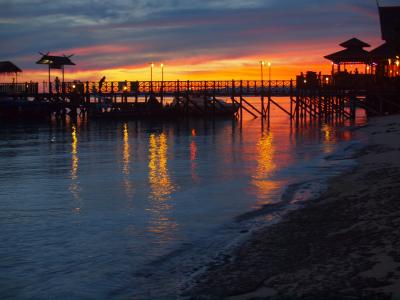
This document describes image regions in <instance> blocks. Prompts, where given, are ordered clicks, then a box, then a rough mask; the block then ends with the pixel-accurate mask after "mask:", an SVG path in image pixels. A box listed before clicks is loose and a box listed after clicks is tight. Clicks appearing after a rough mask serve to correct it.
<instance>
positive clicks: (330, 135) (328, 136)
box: [321, 124, 337, 154]
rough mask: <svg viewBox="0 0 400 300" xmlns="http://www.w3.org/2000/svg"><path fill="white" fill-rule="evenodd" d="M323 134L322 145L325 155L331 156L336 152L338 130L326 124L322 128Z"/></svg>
mask: <svg viewBox="0 0 400 300" xmlns="http://www.w3.org/2000/svg"><path fill="white" fill-rule="evenodd" d="M321 132H322V135H323V136H322V138H323V141H322V144H323V150H324V153H325V154H330V153H332V152H333V151H334V150H335V144H336V140H337V136H336V130H335V128H334V127H333V126H332V125H329V124H324V125H322V127H321Z"/></svg>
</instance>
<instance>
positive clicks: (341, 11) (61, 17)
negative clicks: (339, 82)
mask: <svg viewBox="0 0 400 300" xmlns="http://www.w3.org/2000/svg"><path fill="white" fill-rule="evenodd" d="M381 2H382V3H383V4H385V5H386V4H392V3H394V2H395V3H397V4H398V3H399V2H400V1H381ZM0 7H1V10H0V37H1V41H2V44H1V47H0V61H1V60H11V61H13V62H14V63H16V64H17V65H18V66H20V67H21V68H22V69H23V70H24V72H23V74H22V75H21V77H22V80H31V79H32V80H43V79H45V78H46V76H47V75H46V74H47V71H46V66H43V65H36V64H35V62H36V61H37V60H38V59H39V58H40V55H39V54H38V52H39V51H41V52H47V51H50V52H51V54H54V55H57V54H75V56H74V57H73V58H72V60H73V61H74V62H75V63H76V66H75V67H67V69H66V78H67V79H68V80H72V79H81V80H90V79H93V80H98V78H100V77H101V76H103V75H105V76H107V80H125V79H127V80H149V79H150V67H149V63H150V62H154V63H155V64H156V67H155V68H154V77H153V78H154V80H158V79H160V77H161V70H160V68H159V63H161V62H163V63H164V64H165V80H176V79H181V80H185V79H199V80H202V79H209V80H213V79H215V80H218V79H259V77H260V69H259V61H260V60H261V59H263V60H265V61H271V62H272V69H271V70H272V78H273V79H289V78H294V77H295V75H296V74H298V73H299V72H301V71H307V70H310V69H311V70H315V71H319V70H322V71H324V72H328V70H330V63H329V61H327V60H325V59H324V58H323V56H324V55H326V54H330V53H332V52H335V51H337V50H340V47H339V46H338V44H339V43H341V42H343V41H345V40H347V39H350V38H352V37H358V38H360V39H362V40H364V41H366V42H367V43H370V44H371V45H372V46H377V45H379V44H380V29H379V18H378V12H377V7H376V2H375V0H336V1H335V0H331V1H327V0H302V1H299V0H248V1H244V0H214V1H208V0H203V1H195V0H114V1H106V0H69V1H64V0H60V1H58V0H52V1H48V0H0ZM53 74H54V76H56V75H59V71H57V70H53ZM0 80H3V81H4V78H0Z"/></svg>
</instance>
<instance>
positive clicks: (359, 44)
mask: <svg viewBox="0 0 400 300" xmlns="http://www.w3.org/2000/svg"><path fill="white" fill-rule="evenodd" d="M340 46H342V47H343V48H365V47H371V45H369V44H367V43H365V42H363V41H361V40H359V39H357V38H352V39H350V40H348V41H346V42H343V43H341V44H340Z"/></svg>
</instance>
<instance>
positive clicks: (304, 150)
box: [0, 98, 366, 299]
mask: <svg viewBox="0 0 400 300" xmlns="http://www.w3.org/2000/svg"><path fill="white" fill-rule="evenodd" d="M252 101H253V103H255V104H256V105H259V102H257V101H258V99H252ZM279 101H280V103H281V105H283V106H285V107H288V99H284V98H280V99H279ZM271 116H272V118H271V123H270V125H269V126H268V124H266V122H262V121H261V120H260V118H258V119H251V117H250V116H249V115H247V116H246V115H245V116H244V119H243V122H239V121H238V120H201V119H198V120H184V119H183V120H176V121H162V120H157V119H156V118H155V119H151V120H142V121H95V120H85V119H81V118H78V120H76V122H73V121H71V120H69V119H68V118H67V119H66V120H65V121H60V120H58V121H57V120H51V121H45V122H35V123H34V122H27V121H26V122H11V123H10V122H5V121H2V123H1V126H0V238H1V239H0V240H1V243H0V297H1V299H55V298H58V299H130V298H132V299H136V298H160V299H162V298H165V297H167V296H168V297H171V298H173V297H176V296H177V295H178V294H179V290H180V289H181V288H182V287H183V286H184V285H185V282H186V283H187V281H188V280H189V279H190V277H191V276H193V274H196V273H198V272H201V271H202V270H203V269H204V266H205V265H207V264H208V263H210V261H214V263H215V262H217V261H218V260H222V261H223V260H224V257H223V256H221V253H223V250H224V249H226V248H227V247H229V246H232V245H233V244H235V243H236V242H240V237H241V236H245V235H246V233H248V232H251V230H253V229H254V228H258V227H259V226H265V225H268V224H271V223H273V222H278V221H279V218H280V217H281V216H282V215H284V214H285V213H286V212H288V211H290V210H292V209H297V208H298V207H300V206H302V205H304V203H306V202H307V201H312V199H314V198H316V197H317V196H318V195H319V194H320V193H321V191H322V190H323V188H324V184H326V181H327V179H328V178H331V177H332V176H335V175H338V174H340V173H341V172H343V171H345V170H347V169H348V168H350V167H351V166H352V165H353V161H352V160H351V159H349V158H350V157H349V155H350V152H349V150H351V149H353V150H354V149H356V148H357V147H359V146H360V145H361V144H362V136H360V134H359V133H358V132H357V131H356V130H354V128H355V127H356V126H360V125H363V124H365V122H366V118H365V116H364V115H363V114H361V115H360V117H359V118H358V119H357V120H356V122H355V123H353V124H352V123H350V122H340V121H339V122H336V123H326V124H324V123H322V124H319V123H318V122H316V123H314V124H312V125H311V124H309V123H307V124H303V125H300V126H298V127H296V126H295V125H294V124H292V125H291V123H290V120H289V118H288V116H287V115H286V114H285V113H284V112H282V111H280V110H279V109H278V108H277V107H273V110H272V112H271Z"/></svg>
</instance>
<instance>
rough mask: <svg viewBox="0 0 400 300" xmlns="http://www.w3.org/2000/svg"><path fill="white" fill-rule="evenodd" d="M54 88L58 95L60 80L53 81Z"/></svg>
mask: <svg viewBox="0 0 400 300" xmlns="http://www.w3.org/2000/svg"><path fill="white" fill-rule="evenodd" d="M54 86H55V87H56V93H57V94H59V93H60V79H58V77H56V79H54Z"/></svg>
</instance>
